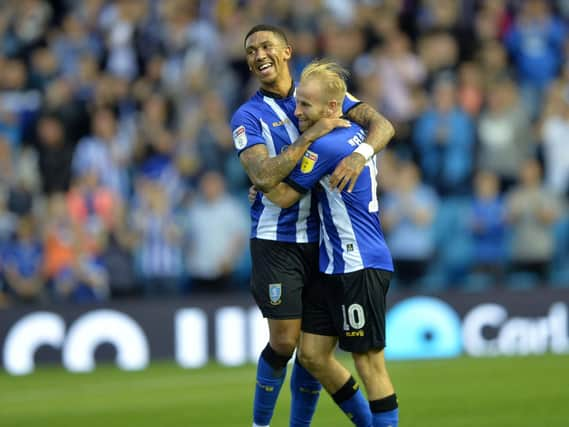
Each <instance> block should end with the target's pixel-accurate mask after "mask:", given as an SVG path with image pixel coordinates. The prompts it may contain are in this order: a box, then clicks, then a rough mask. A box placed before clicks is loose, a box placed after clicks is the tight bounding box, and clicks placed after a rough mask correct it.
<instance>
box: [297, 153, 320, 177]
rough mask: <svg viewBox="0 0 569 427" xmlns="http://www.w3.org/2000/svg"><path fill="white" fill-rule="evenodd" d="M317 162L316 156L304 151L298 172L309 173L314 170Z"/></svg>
mask: <svg viewBox="0 0 569 427" xmlns="http://www.w3.org/2000/svg"><path fill="white" fill-rule="evenodd" d="M317 161H318V154H316V153H314V152H313V151H310V150H306V153H304V157H303V158H302V162H301V163H300V171H301V172H302V173H310V172H312V169H314V165H315V164H316V162H317Z"/></svg>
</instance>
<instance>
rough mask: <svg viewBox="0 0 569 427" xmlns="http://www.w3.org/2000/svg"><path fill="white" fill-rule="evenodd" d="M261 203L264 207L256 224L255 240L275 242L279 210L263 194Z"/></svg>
mask: <svg viewBox="0 0 569 427" xmlns="http://www.w3.org/2000/svg"><path fill="white" fill-rule="evenodd" d="M262 203H263V205H264V206H265V207H264V208H263V212H261V216H260V217H259V222H258V223H257V239H265V240H277V225H278V223H279V215H280V214H281V208H279V207H278V206H277V205H275V204H274V203H273V202H271V201H270V200H269V199H267V196H265V195H264V194H263V198H262Z"/></svg>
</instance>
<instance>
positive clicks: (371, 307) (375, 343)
mask: <svg viewBox="0 0 569 427" xmlns="http://www.w3.org/2000/svg"><path fill="white" fill-rule="evenodd" d="M391 275H392V273H391V272H390V271H386V270H376V269H364V270H359V271H355V272H353V273H347V274H336V275H327V274H321V275H320V277H321V280H320V281H318V282H317V284H316V286H312V287H310V288H309V292H308V293H307V295H306V298H305V300H304V311H303V315H302V330H303V331H304V332H308V333H311V334H316V335H325V336H336V337H338V342H339V347H340V348H341V349H342V350H345V351H349V352H351V353H365V352H367V351H368V350H371V349H379V350H381V349H383V348H384V347H385V297H386V295H387V291H388V289H389V281H390V280H391Z"/></svg>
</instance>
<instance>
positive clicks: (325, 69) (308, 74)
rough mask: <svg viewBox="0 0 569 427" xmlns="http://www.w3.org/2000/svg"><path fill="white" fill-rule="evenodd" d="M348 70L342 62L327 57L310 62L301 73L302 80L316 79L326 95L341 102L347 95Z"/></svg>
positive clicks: (329, 98)
mask: <svg viewBox="0 0 569 427" xmlns="http://www.w3.org/2000/svg"><path fill="white" fill-rule="evenodd" d="M349 74H350V73H349V72H348V70H346V69H345V68H344V67H342V66H341V65H340V64H338V63H336V62H334V61H330V60H327V59H319V60H315V61H312V62H311V63H310V64H308V65H307V66H306V67H305V68H304V70H302V74H301V75H300V82H301V83H302V82H304V81H307V80H312V79H316V80H317V81H318V82H319V83H320V85H321V87H322V89H324V96H325V97H326V98H327V99H328V100H331V99H335V100H336V101H338V102H339V103H341V102H342V101H343V100H344V97H345V96H346V91H347V86H346V80H347V78H348V76H349Z"/></svg>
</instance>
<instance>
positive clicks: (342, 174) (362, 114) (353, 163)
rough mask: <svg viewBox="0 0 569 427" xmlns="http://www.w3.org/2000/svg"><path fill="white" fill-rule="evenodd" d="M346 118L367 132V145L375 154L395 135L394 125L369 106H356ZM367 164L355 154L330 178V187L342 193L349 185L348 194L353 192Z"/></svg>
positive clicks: (340, 165) (362, 157)
mask: <svg viewBox="0 0 569 427" xmlns="http://www.w3.org/2000/svg"><path fill="white" fill-rule="evenodd" d="M346 117H347V118H348V119H350V120H351V121H353V122H356V123H357V124H359V125H360V126H362V127H363V128H364V129H365V130H366V131H367V138H366V141H365V143H366V144H369V145H370V146H371V147H372V148H373V151H374V153H378V152H380V151H381V150H383V149H384V148H385V146H386V145H387V144H388V143H389V141H390V140H391V138H392V137H393V135H394V134H395V130H394V128H393V125H392V124H391V123H390V122H389V121H388V120H387V119H386V118H385V117H383V116H382V115H381V114H379V113H378V112H377V111H376V110H375V109H373V108H372V107H370V106H369V105H368V104H365V103H361V104H358V105H356V106H355V107H354V108H352V109H351V110H349V111H348V112H347V113H346ZM366 162H367V159H366V158H365V157H364V156H363V155H362V154H360V153H358V152H353V153H352V154H350V155H349V156H347V157H346V158H345V159H343V160H342V161H341V162H340V164H338V166H337V167H336V169H335V170H334V173H333V174H332V176H331V178H330V185H332V187H337V188H338V190H339V191H342V190H343V189H344V188H345V187H346V185H348V184H349V186H348V192H351V191H352V189H353V188H354V185H355V184H356V181H357V179H358V177H359V176H360V173H361V172H362V170H363V168H364V166H365V164H366Z"/></svg>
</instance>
